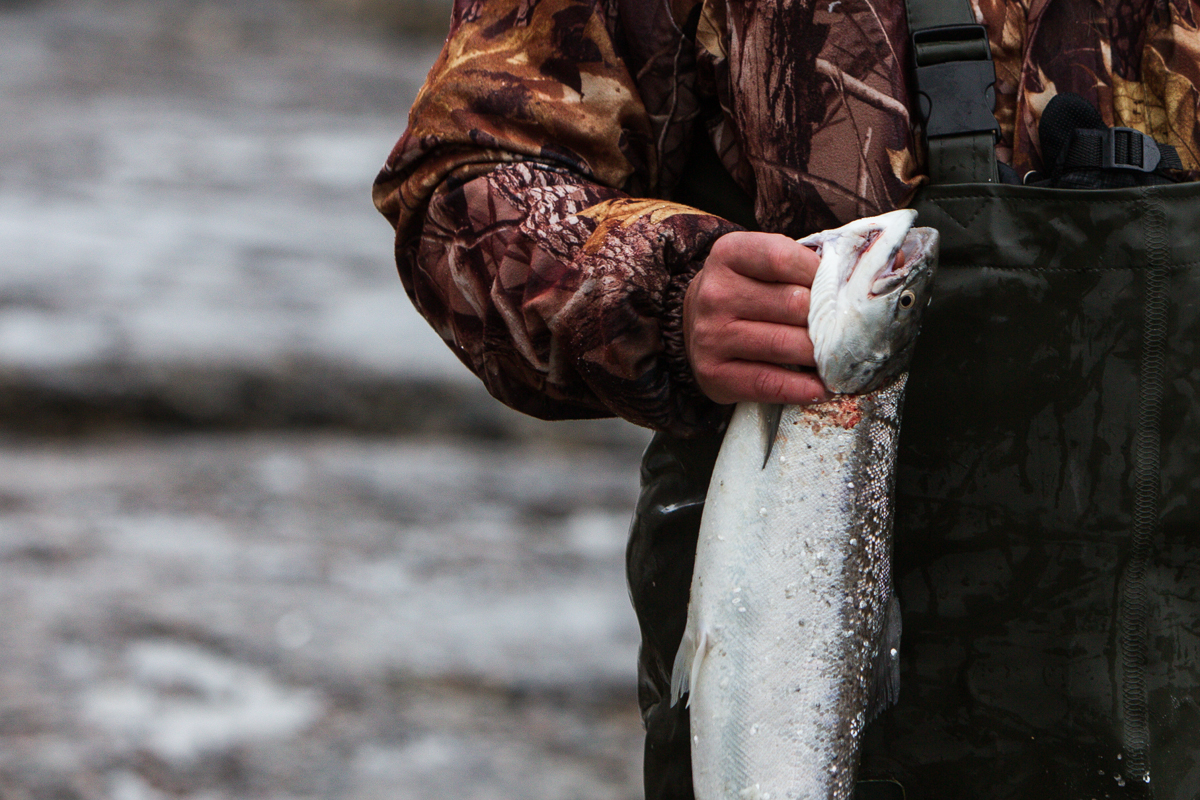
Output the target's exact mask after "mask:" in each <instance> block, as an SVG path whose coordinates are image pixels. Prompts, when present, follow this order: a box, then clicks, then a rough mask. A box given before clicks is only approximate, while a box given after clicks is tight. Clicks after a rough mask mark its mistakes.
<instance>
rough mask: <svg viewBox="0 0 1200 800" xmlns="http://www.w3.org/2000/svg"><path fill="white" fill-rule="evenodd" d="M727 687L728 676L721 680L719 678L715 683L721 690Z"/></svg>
mask: <svg viewBox="0 0 1200 800" xmlns="http://www.w3.org/2000/svg"><path fill="white" fill-rule="evenodd" d="M728 685H729V678H728V676H726V677H723V678H721V680H719V681H717V686H720V687H721V688H722V689H724V688H725V687H726V686H728Z"/></svg>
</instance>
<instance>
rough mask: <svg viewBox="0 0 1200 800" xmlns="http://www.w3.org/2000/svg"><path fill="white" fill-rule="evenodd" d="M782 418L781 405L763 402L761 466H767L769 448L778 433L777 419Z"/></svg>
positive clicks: (771, 448)
mask: <svg viewBox="0 0 1200 800" xmlns="http://www.w3.org/2000/svg"><path fill="white" fill-rule="evenodd" d="M781 419H783V406H781V405H778V404H776V403H763V413H762V426H763V443H764V445H765V446H764V447H763V453H764V455H763V463H762V468H763V469H766V468H767V462H768V461H770V460H771V450H773V449H774V447H775V437H776V436H778V435H779V421H780V420H781Z"/></svg>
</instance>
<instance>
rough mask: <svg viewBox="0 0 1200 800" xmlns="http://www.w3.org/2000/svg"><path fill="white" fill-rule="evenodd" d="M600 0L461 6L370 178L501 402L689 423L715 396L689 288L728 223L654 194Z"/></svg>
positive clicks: (463, 353)
mask: <svg viewBox="0 0 1200 800" xmlns="http://www.w3.org/2000/svg"><path fill="white" fill-rule="evenodd" d="M615 30H616V22H615V20H614V19H612V18H611V15H610V14H609V13H608V12H607V11H606V9H605V8H604V3H603V2H601V0H502V1H501V2H495V1H494V0H488V2H481V1H479V0H476V2H463V1H462V0H459V2H458V3H456V7H455V12H454V21H453V24H452V28H451V35H450V38H449V39H448V41H447V44H446V47H445V49H444V50H443V52H442V54H441V56H440V57H439V59H438V61H437V62H436V63H435V65H434V67H433V70H432V71H431V73H430V77H429V79H428V80H427V82H426V85H425V87H424V88H423V89H422V91H421V93H420V95H419V96H418V98H417V101H416V103H415V105H414V107H413V111H412V113H411V115H410V119H409V128H408V130H407V131H406V132H405V134H404V137H403V138H402V139H401V140H400V142H399V143H398V144H397V146H396V148H395V150H394V151H393V153H392V155H391V157H390V158H389V160H388V162H387V164H386V165H385V167H384V170H383V171H382V172H381V173H380V176H379V178H378V179H377V181H376V185H375V201H376V204H377V206H378V207H379V209H380V210H381V211H382V212H383V213H384V215H385V216H387V217H388V218H389V220H390V221H391V222H392V223H393V225H394V226H395V227H396V258H397V263H398V265H399V269H400V274H401V278H402V280H403V282H404V286H405V288H406V290H407V292H408V294H409V296H410V297H411V298H412V300H413V302H414V304H415V305H416V307H417V309H418V310H419V311H420V312H421V313H422V314H423V315H424V316H425V317H426V318H427V319H428V320H429V321H430V323H431V324H432V325H433V326H434V328H435V329H436V330H437V331H438V333H439V334H440V335H441V336H442V338H443V339H445V341H446V342H447V344H449V345H450V347H451V348H452V349H453V350H454V352H455V353H456V354H457V355H458V357H459V358H460V359H461V360H462V361H463V362H464V363H465V364H466V365H467V366H468V367H470V368H471V369H472V370H473V371H474V372H475V373H476V374H477V375H478V376H479V377H480V378H481V379H482V380H483V382H484V383H485V385H486V386H487V388H488V390H489V391H490V392H491V393H492V394H493V395H494V396H495V397H497V398H498V399H500V400H501V401H503V402H505V403H506V404H508V405H510V406H512V407H513V408H516V409H518V410H520V411H523V412H526V413H529V414H532V415H534V416H538V417H542V418H580V417H598V416H610V415H617V416H621V417H624V418H625V419H628V420H630V421H632V422H634V423H637V424H639V425H643V426H646V427H650V428H654V429H657V430H669V431H672V432H675V433H678V434H683V435H687V434H689V433H695V432H697V431H699V430H703V429H707V428H710V427H711V426H712V425H714V424H715V423H716V422H717V421H718V420H719V419H720V418H721V417H722V416H723V410H722V409H721V408H720V407H718V406H716V405H715V404H713V403H711V402H710V401H708V400H707V398H705V397H704V396H703V395H702V394H701V393H700V392H699V390H698V389H697V387H696V386H695V383H694V379H693V377H692V374H691V370H690V367H689V366H688V364H687V360H686V358H685V355H684V352H683V346H682V335H681V330H680V313H681V304H682V297H683V294H684V291H685V290H686V288H687V285H688V283H689V282H690V280H691V278H692V276H693V275H694V274H695V272H696V271H697V270H698V269H699V268H700V266H701V265H702V264H703V260H704V257H705V255H706V254H707V252H708V250H709V248H710V247H711V245H712V243H713V242H714V241H715V240H716V239H717V238H718V237H719V236H721V235H723V234H724V233H726V232H729V231H731V230H735V229H736V226H734V225H733V224H732V223H729V222H727V221H725V220H723V219H720V218H718V217H714V216H711V215H708V214H704V213H701V212H699V211H697V210H696V209H693V208H690V207H687V206H683V205H679V204H674V203H669V202H665V201H659V200H649V199H636V198H639V197H648V196H650V195H651V194H652V193H653V192H654V191H655V189H656V179H657V178H656V176H657V170H658V155H657V152H656V147H655V144H654V142H655V138H656V137H655V125H656V122H655V121H653V120H652V119H651V115H650V114H649V113H648V112H647V109H646V106H645V104H644V103H643V100H642V97H641V94H640V92H639V91H638V88H637V83H636V82H635V80H634V78H633V77H632V76H631V75H630V72H629V69H628V66H627V64H626V63H625V62H624V61H623V60H622V58H621V57H619V56H618V54H617V47H618V44H617V43H616V37H615V36H614V31H615Z"/></svg>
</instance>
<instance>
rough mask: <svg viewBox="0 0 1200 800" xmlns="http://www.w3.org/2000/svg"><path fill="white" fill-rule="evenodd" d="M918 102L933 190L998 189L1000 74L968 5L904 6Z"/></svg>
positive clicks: (960, 0) (929, 0)
mask: <svg viewBox="0 0 1200 800" xmlns="http://www.w3.org/2000/svg"><path fill="white" fill-rule="evenodd" d="M905 5H906V6H907V9H908V28H909V33H910V35H911V36H912V48H913V62H914V76H915V80H916V86H917V94H918V96H917V102H918V103H919V107H920V113H921V119H922V120H923V122H924V125H925V140H926V144H927V148H928V153H929V177H930V179H931V180H932V182H933V183H935V184H945V183H995V182H997V181H998V180H999V176H998V173H997V168H996V154H995V145H996V140H997V138H998V136H999V134H1000V126H999V124H998V123H997V122H996V116H995V108H996V91H995V83H996V69H995V66H994V65H993V64H992V50H991V47H990V45H989V44H988V38H987V30H986V29H985V28H984V27H983V26H982V25H979V24H976V22H975V15H974V13H973V12H972V11H971V6H970V4H969V2H968V0H906V3H905Z"/></svg>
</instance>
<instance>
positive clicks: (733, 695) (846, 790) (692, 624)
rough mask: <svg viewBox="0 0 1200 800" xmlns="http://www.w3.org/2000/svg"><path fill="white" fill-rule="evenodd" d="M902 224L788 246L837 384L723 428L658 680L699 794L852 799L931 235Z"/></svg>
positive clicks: (886, 649)
mask: <svg viewBox="0 0 1200 800" xmlns="http://www.w3.org/2000/svg"><path fill="white" fill-rule="evenodd" d="M915 218H916V212H914V211H910V210H900V211H893V212H891V213H888V214H883V215H881V216H879V217H873V218H869V219H862V220H858V221H856V222H852V223H850V224H849V225H846V226H844V227H842V228H838V229H836V230H832V231H825V232H822V233H818V234H815V235H813V236H810V237H808V238H806V239H801V240H800V241H801V243H802V244H806V245H808V246H810V247H813V248H814V249H816V250H817V251H818V253H819V255H820V257H821V262H820V267H819V268H818V270H817V274H816V277H815V278H814V280H813V285H812V294H811V301H810V310H809V333H810V335H811V337H812V340H813V346H814V352H815V355H816V360H817V368H818V371H819V373H820V375H821V378H822V380H823V381H824V382H825V384H826V386H827V387H828V388H829V389H830V390H832V391H834V392H837V393H839V395H838V396H837V397H835V398H834V399H833V400H830V401H828V402H825V403H821V404H818V405H814V406H783V407H780V406H770V405H765V404H761V403H741V404H739V405H738V406H737V408H736V409H735V411H734V415H733V419H732V420H731V421H730V424H729V429H728V431H727V432H726V434H725V439H724V441H723V443H722V445H721V451H720V455H718V457H717V462H716V466H715V468H714V471H713V476H712V481H711V483H710V485H709V490H708V497H707V499H706V501H705V510H704V517H703V520H702V522H701V525H700V538H699V544H698V546H697V551H696V566H695V571H694V572H693V577H692V588H691V600H690V604H689V607H688V620H687V627H686V629H685V632H684V636H683V642H682V644H681V645H680V648H679V653H678V655H677V656H676V659H675V667H674V672H673V675H672V680H671V696H672V703H675V702H678V701H679V699H680V698H681V697H682V696H683V695H685V694H686V695H688V704H689V706H690V716H691V731H692V737H693V738H692V773H693V782H694V785H695V792H696V797H697V799H698V800H848V798H849V797H850V796H851V794H852V792H853V789H854V780H855V772H856V770H857V764H858V748H859V741H860V738H861V733H862V730H863V727H864V726H865V725H866V723H867V722H868V720H869V717H870V715H871V714H872V713H874V712H875V711H878V710H881V709H882V708H883V707H885V706H886V705H887V704H888V703H890V702H891V701H892V700H893V699H894V696H895V692H896V689H897V686H898V682H897V681H898V677H897V674H896V671H897V668H898V661H897V648H898V646H899V623H900V619H899V613H898V611H897V610H896V608H895V605H896V604H895V599H894V597H893V595H892V580H891V530H892V489H893V484H894V467H895V457H896V441H897V437H898V434H899V428H900V408H901V404H902V401H903V397H904V383H905V379H906V375H905V370H906V369H907V364H908V360H909V355H910V353H911V350H912V346H913V342H914V341H915V338H916V334H917V329H918V326H919V321H920V314H921V311H922V310H923V309H924V307H925V306H926V305H927V303H928V299H929V293H930V288H931V282H932V277H933V272H934V269H935V264H936V261H937V241H938V239H937V232H936V231H934V230H932V229H930V228H913V227H912V225H913V222H914V221H915Z"/></svg>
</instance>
